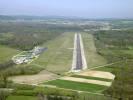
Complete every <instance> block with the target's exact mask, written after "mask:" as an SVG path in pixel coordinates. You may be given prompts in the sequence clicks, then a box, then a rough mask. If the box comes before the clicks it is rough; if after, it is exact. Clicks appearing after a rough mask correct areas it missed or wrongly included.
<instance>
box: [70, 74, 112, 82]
mask: <svg viewBox="0 0 133 100" xmlns="http://www.w3.org/2000/svg"><path fill="white" fill-rule="evenodd" d="M71 77H76V78H84V79H92V80H100V81H107V82H111V81H112V80H111V79H105V78H99V77H92V76H81V75H72V76H71Z"/></svg>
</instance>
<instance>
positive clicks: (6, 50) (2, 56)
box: [0, 45, 20, 63]
mask: <svg viewBox="0 0 133 100" xmlns="http://www.w3.org/2000/svg"><path fill="white" fill-rule="evenodd" d="M19 52H20V51H19V50H16V49H13V48H10V47H7V46H3V45H0V63H3V62H6V61H8V60H11V58H12V57H13V56H14V55H16V54H17V53H19Z"/></svg>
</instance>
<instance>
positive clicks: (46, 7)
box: [0, 0, 133, 18]
mask: <svg viewBox="0 0 133 100" xmlns="http://www.w3.org/2000/svg"><path fill="white" fill-rule="evenodd" d="M0 15H33V16H66V17H83V18H133V0H0Z"/></svg>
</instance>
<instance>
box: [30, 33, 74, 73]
mask: <svg viewBox="0 0 133 100" xmlns="http://www.w3.org/2000/svg"><path fill="white" fill-rule="evenodd" d="M73 38H74V34H73V33H64V34H62V35H60V36H59V37H57V38H55V39H54V40H51V41H49V42H47V43H45V44H43V45H42V46H43V47H47V48H48V50H46V51H45V52H44V53H43V54H41V55H40V56H39V58H38V59H37V60H35V61H33V62H32V63H31V64H36V65H38V66H42V67H44V68H45V69H46V70H49V71H52V72H57V73H62V72H66V71H69V70H70V68H71V63H72V54H73V49H72V48H73Z"/></svg>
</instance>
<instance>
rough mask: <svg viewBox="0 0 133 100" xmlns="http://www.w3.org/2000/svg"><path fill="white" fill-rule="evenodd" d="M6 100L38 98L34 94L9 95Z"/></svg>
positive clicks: (33, 99) (31, 99)
mask: <svg viewBox="0 0 133 100" xmlns="http://www.w3.org/2000/svg"><path fill="white" fill-rule="evenodd" d="M6 100H38V99H37V97H34V96H15V95H12V96H9V97H8V98H7V99H6Z"/></svg>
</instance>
